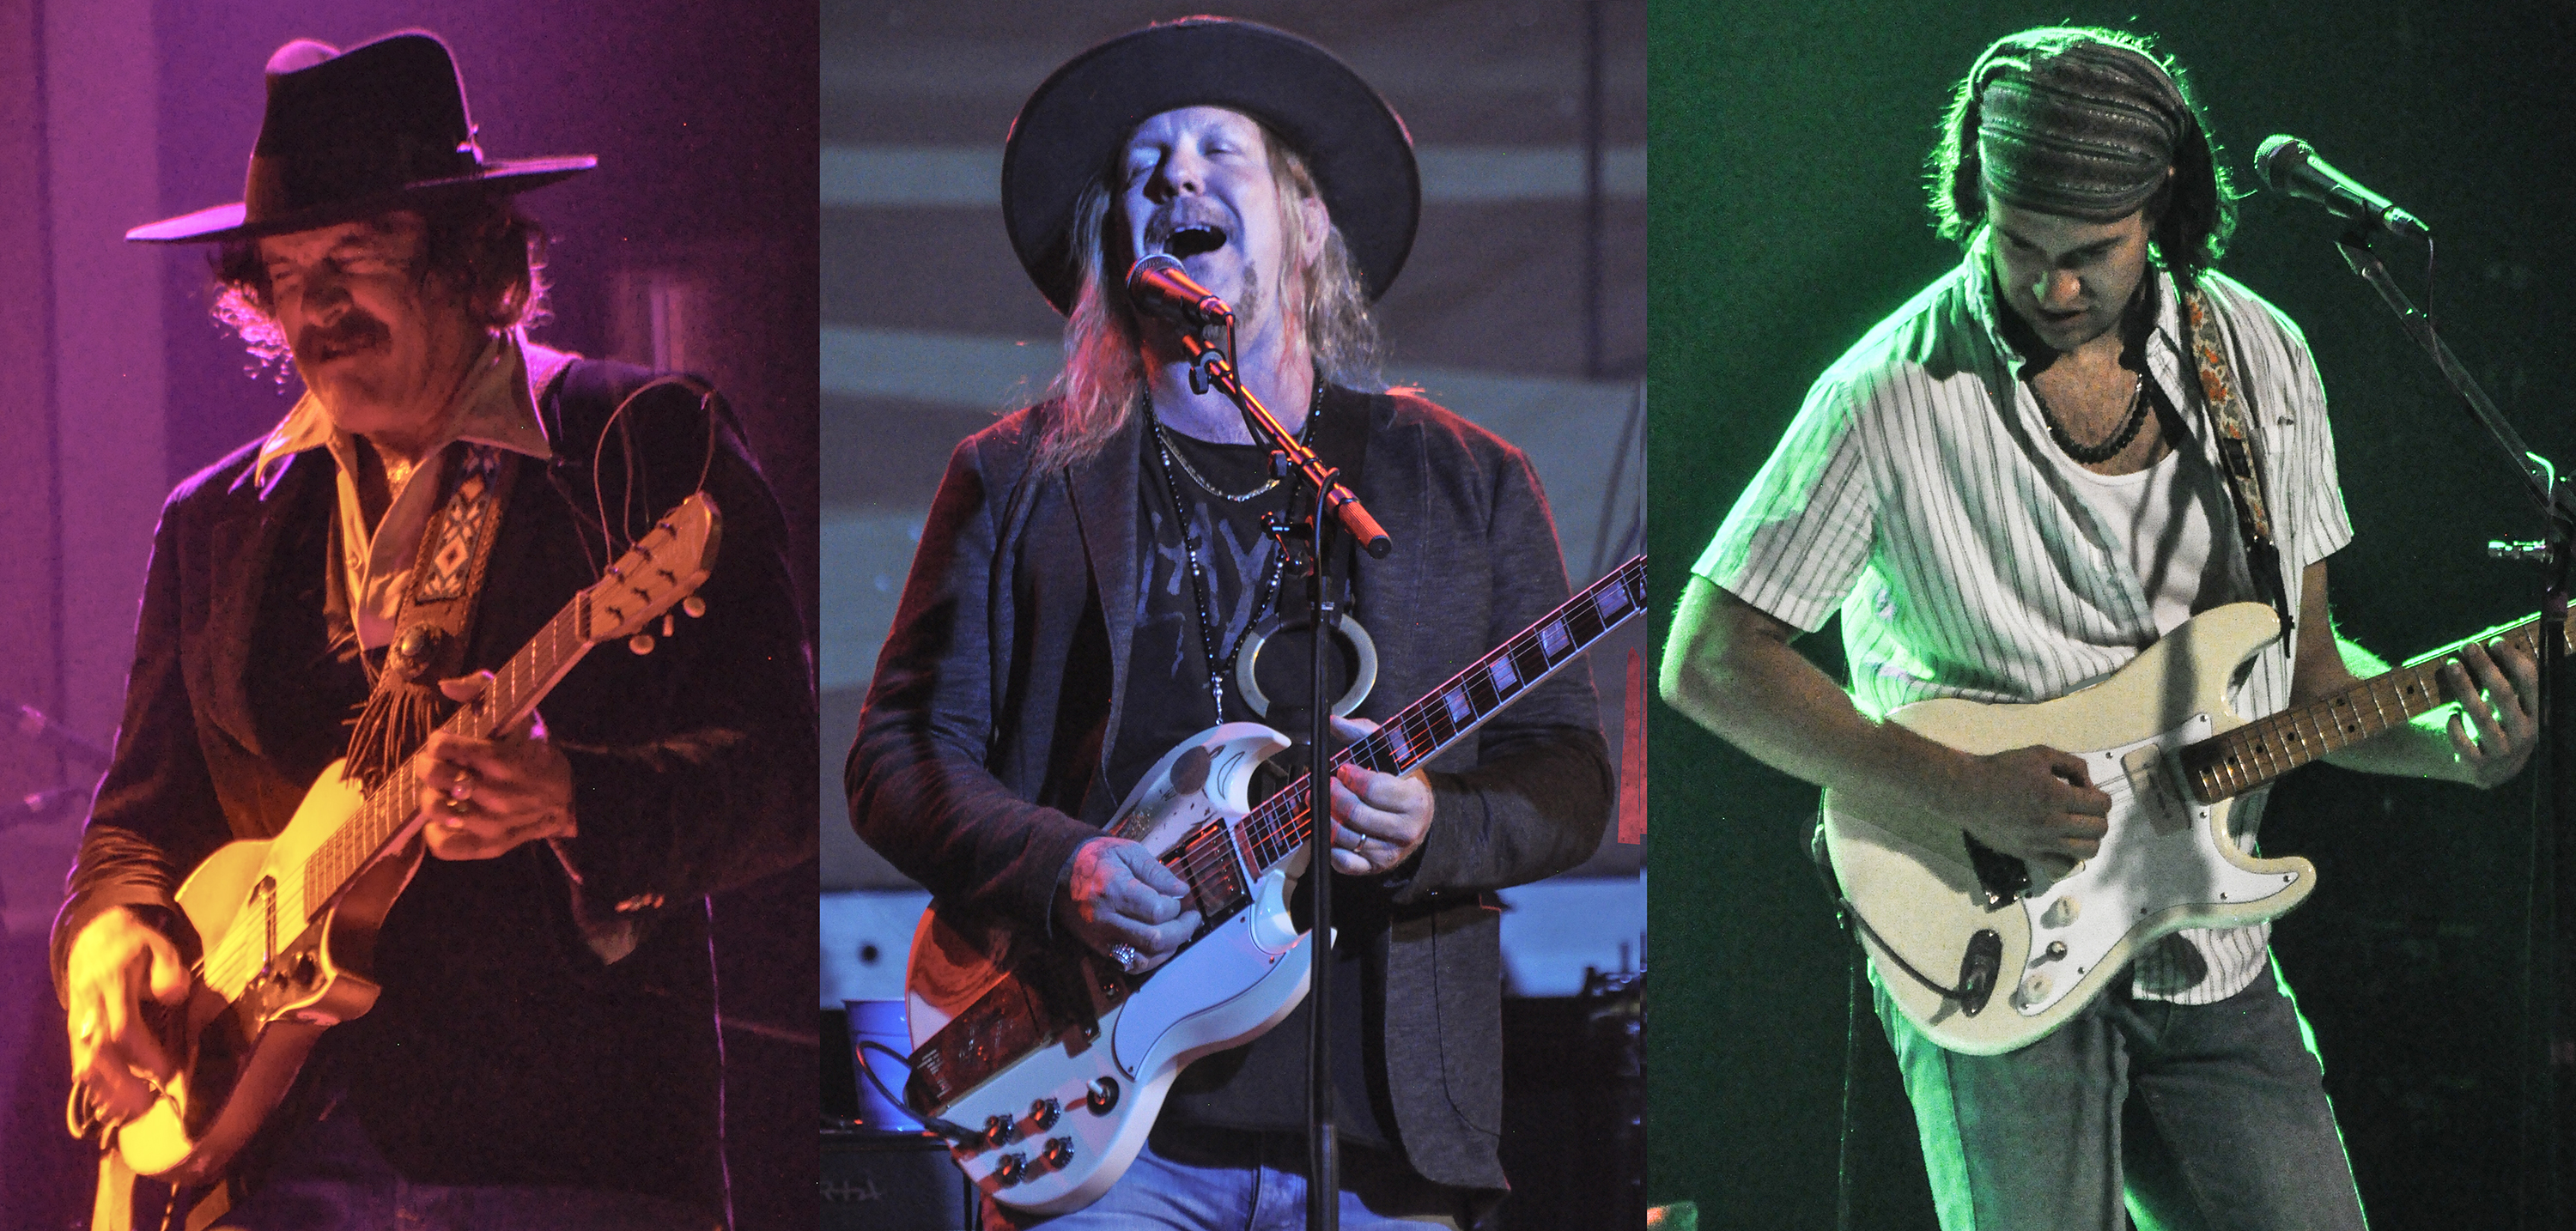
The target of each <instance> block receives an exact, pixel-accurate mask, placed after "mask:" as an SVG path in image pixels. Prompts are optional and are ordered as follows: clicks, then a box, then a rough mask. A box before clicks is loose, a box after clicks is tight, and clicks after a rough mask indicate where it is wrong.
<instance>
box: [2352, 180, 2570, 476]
mask: <svg viewBox="0 0 2576 1231" xmlns="http://www.w3.org/2000/svg"><path fill="white" fill-rule="evenodd" d="M2335 246H2336V248H2337V249H2338V250H2340V251H2341V252H2342V253H2343V262H2344V264H2346V265H2348V266H2350V267H2351V268H2352V272H2354V273H2356V274H2358V275H2360V276H2361V280H2362V281H2364V282H2367V283H2369V284H2370V288H2371V289H2372V290H2374V291H2377V292H2379V298H2380V300H2381V301H2382V302H2384V303H2386V304H2387V305H2388V310H2389V311H2391V312H2394V313H2396V314H2397V324H2398V327H2399V328H2402V329H2404V330H2405V331H2406V336H2408V337H2410V338H2413V339H2414V340H2415V343H2416V345H2418V346H2421V347H2423V348H2424V352H2425V353H2426V354H2428V355H2430V356H2432V358H2433V366H2435V367H2437V368H2440V369H2441V370H2442V378H2443V379H2444V380H2447V381H2449V382H2450V383H2451V388H2452V389H2453V390H2455V391H2457V392H2458V393H2459V395H2460V400H2461V401H2462V402H2463V403H2464V404H2466V406H2467V407H2468V411H2469V417H2470V418H2472V419H2474V420H2476V421H2477V423H2478V426H2480V427H2482V428H2485V429H2486V432H2487V436H2488V438H2489V439H2491V440H2493V441H2494V442H2495V444H2496V447H2497V448H2499V449H2501V450H2503V451H2504V455H2505V461H2506V462H2507V464H2509V465H2511V466H2512V467H2513V468H2514V472H2515V473H2517V474H2520V475H2521V476H2522V479H2523V483H2524V485H2525V486H2526V487H2527V488H2528V489H2529V491H2530V494H2531V498H2532V499H2533V500H2534V501H2536V502H2537V503H2538V504H2539V505H2540V507H2541V510H2542V511H2543V512H2544V513H2545V514H2546V515H2547V516H2548V517H2549V519H2550V520H2551V522H2552V523H2553V524H2556V525H2559V526H2562V527H2565V526H2576V503H2571V502H2570V500H2569V497H2568V494H2567V491H2566V488H2565V487H2563V486H2562V485H2561V484H2560V483H2559V482H2558V472H2557V468H2556V467H2554V466H2552V465H2550V464H2549V459H2547V458H2545V457H2542V456H2540V455H2539V454H2537V453H2534V452H2532V451H2531V449H2530V447H2529V446H2528V445H2526V444H2525V443H2524V442H2523V439H2522V435H2521V434H2520V433H2518V432H2516V431H2514V429H2513V425H2512V424H2511V423H2508V422H2506V421H2505V417H2504V413H2503V412H2502V411H2499V410H2497V409H2496V405H2495V402H2494V401H2493V400H2492V399H2490V398H2488V397H2487V392H2486V390H2485V389H2482V388H2480V387H2479V386H2478V382H2477V378H2476V377H2474V376H2471V375H2469V370H2468V368H2467V367H2466V366H2465V365H2463V364H2462V363H2461V362H2460V357H2459V356H2458V355H2455V354H2452V353H2451V344H2450V343H2448V342H2445V341H2443V340H2442V335H2441V334H2440V333H2439V332H2437V331H2435V330H2434V328H2433V322H2432V319H2431V318H2430V317H2427V316H2425V315H2424V313H2423V311H2422V310H2421V309H2419V308H2417V307H2416V306H2415V304H2414V301H2412V300H2410V299H2408V298H2407V297H2406V292H2404V291H2402V290H2400V289H2398V286H2397V281H2396V279H2394V278H2391V277H2389V276H2388V267H2387V266H2386V265H2384V264H2382V263H2381V262H2380V260H2379V255H2378V254H2377V253H2374V252H2372V251H2371V250H2370V239H2369V236H2368V234H2367V233H2366V232H2364V231H2363V230H2361V229H2359V228H2355V229H2354V230H2353V231H2351V232H2349V233H2347V234H2345V235H2343V236H2342V237H2340V238H2338V239H2337V240H2335Z"/></svg>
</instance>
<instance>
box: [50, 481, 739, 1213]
mask: <svg viewBox="0 0 2576 1231" xmlns="http://www.w3.org/2000/svg"><path fill="white" fill-rule="evenodd" d="M716 528H717V519H716V507H715V503H714V502H713V501H712V500H710V499H708V497H707V496H706V494H705V493H704V492H700V493H698V494H696V495H693V496H691V497H689V498H688V499H686V500H684V501H681V502H680V503H679V505H678V506H676V507H674V508H673V509H672V510H671V512H670V513H669V514H668V515H666V516H664V517H663V518H662V520H661V522H660V523H659V524H658V525H657V526H656V527H655V528H654V530H653V532H652V533H650V534H647V535H645V536H644V537H643V538H641V539H638V540H637V541H636V543H635V545H634V547H633V548H632V549H631V550H629V551H628V552H627V553H626V554H625V555H623V556H621V557H619V558H618V560H617V563H615V564H613V565H611V566H609V569H608V573H607V575H606V576H604V577H602V578H601V579H600V581H599V582H598V583H597V584H595V585H593V586H591V587H590V588H589V589H586V590H584V591H582V592H581V593H580V594H578V595H576V596H574V597H573V600H572V601H571V602H569V603H567V604H565V605H564V608H563V609H562V610H561V611H559V612H557V613H555V616H554V618H553V619H552V620H550V621H548V622H547V624H546V626H545V627H544V628H542V629H540V630H538V632H537V635H536V636H535V637H533V638H531V639H530V640H529V641H528V643H527V644H526V645H525V646H524V647H522V648H521V649H520V650H519V652H518V653H517V654H515V655H512V656H511V658H510V661H509V662H508V663H507V664H505V665H503V666H502V667H501V668H500V670H498V671H496V672H494V673H493V678H492V681H491V683H490V684H489V685H488V686H487V687H486V688H485V690H484V692H483V694H482V695H481V696H480V697H477V698H476V699H474V700H472V701H469V702H466V703H465V704H463V705H461V706H459V707H458V708H457V710H456V712H455V713H454V714H453V715H451V716H450V717H449V718H448V720H447V721H446V722H445V723H444V724H442V725H441V726H440V728H439V729H440V730H444V731H450V732H454V733H456V734H459V735H464V736H469V737H473V738H478V739H481V738H489V737H490V736H491V735H492V734H493V733H494V732H497V731H504V730H507V729H509V728H510V727H511V726H512V725H514V724H516V723H517V722H519V721H520V720H521V719H523V718H525V717H527V715H528V712H529V711H530V710H532V709H534V708H536V704H537V702H538V701H539V700H540V699H541V698H543V697H544V696H545V695H546V693H547V692H548V691H549V690H551V689H552V688H553V687H554V686H555V683H556V682H557V681H559V680H561V679H562V678H563V677H564V673H565V672H567V671H570V670H571V669H572V666H573V664H574V663H576V662H579V661H581V657H582V655H583V654H584V653H586V652H588V651H589V649H590V648H591V647H592V646H593V645H596V644H599V643H601V642H605V641H612V640H618V639H622V638H628V637H633V636H636V635H637V634H638V633H640V632H642V631H643V629H644V628H645V627H646V626H647V625H648V624H649V623H650V622H651V621H652V620H653V619H654V618H655V617H657V616H663V615H664V613H666V612H667V611H669V610H670V608H671V606H672V605H673V604H675V603H678V602H680V601H681V600H682V599H683V598H686V597H687V596H688V595H689V594H690V593H691V592H692V591H694V590H696V589H697V588H698V585H699V583H701V582H703V581H705V580H706V577H707V569H708V567H709V566H710V564H711V563H712V562H713V560H714V557H715V547H716ZM690 610H691V611H692V612H693V613H694V612H696V611H698V610H702V608H700V607H698V606H697V605H695V604H694V603H693V604H692V605H691V608H690ZM666 631H667V630H666ZM342 764H343V762H340V761H334V762H332V763H331V766H330V767H329V768H328V769H325V770H323V771H322V776H321V778H320V779H318V780H317V781H315V782H314V784H313V787H312V789H311V790H310V791H309V792H307V793H306V795H305V797H304V802H303V803H301V804H299V805H297V807H296V810H295V815H294V817H293V819H291V820H289V821H288V822H287V825H286V828H285V829H284V830H282V831H280V832H279V833H278V835H277V836H276V837H274V838H270V839H266V840H262V841H243V842H234V843H230V844H228V845H226V846H224V847H221V848H220V849H218V850H216V851H215V853H214V854H212V855H209V856H207V857H206V859H205V861H204V862H202V863H200V864H198V865H197V867H196V869H195V870H194V871H192V872H190V873H189V874H188V879H187V880H186V881H185V882H184V883H182V884H181V885H180V886H179V893H178V899H179V907H180V909H181V910H182V911H184V912H185V913H186V914H187V916H188V922H189V923H190V924H191V925H193V926H194V927H195V928H196V931H197V936H198V938H199V939H200V940H201V941H202V942H203V943H204V952H205V956H204V958H203V960H202V961H200V962H199V963H198V966H197V969H196V971H195V972H194V973H195V975H196V983H195V988H194V991H193V993H192V995H191V997H190V999H189V1001H188V1002H187V1003H186V1004H185V1005H183V1006H181V1007H179V1008H178V1009H174V1010H172V1011H171V1012H170V1014H169V1015H168V1020H167V1021H165V1022H164V1023H162V1030H161V1033H162V1035H163V1038H164V1045H165V1048H166V1049H167V1050H168V1051H169V1054H170V1055H171V1056H173V1057H174V1058H176V1059H177V1060H178V1068H179V1072H178V1075H177V1076H176V1077H175V1078H173V1079H172V1080H170V1081H169V1082H167V1083H164V1085H163V1087H162V1089H161V1091H160V1094H159V1097H158V1098H156V1099H155V1101H154V1103H153V1106H152V1108H151V1110H150V1111H148V1112H146V1113H144V1114H143V1115H142V1116H140V1117H138V1118H136V1119H134V1120H130V1121H128V1122H126V1123H124V1124H122V1125H118V1126H115V1127H113V1128H110V1129H108V1130H107V1133H108V1137H107V1145H108V1146H109V1148H112V1149H114V1150H115V1151H116V1152H117V1153H118V1155H119V1156H121V1157H122V1159H123V1160H124V1162H125V1165H126V1166H128V1167H131V1168H132V1169H133V1170H134V1171H135V1172H136V1173H138V1174H141V1175H148V1176H158V1177H162V1178H164V1179H167V1180H169V1181H170V1182H171V1183H173V1184H176V1185H180V1186H194V1185H202V1184H206V1183H209V1182H211V1181H213V1180H215V1179H217V1178H219V1177H220V1176H222V1175H223V1173H224V1171H225V1169H226V1168H227V1167H228V1166H229V1165H230V1164H231V1162H232V1160H233V1157H234V1156H235V1155H236V1154H237V1153H238V1152H239V1151H240V1150H241V1148H242V1146H243V1145H244V1144H245V1143H247V1142H248V1141H249V1140H250V1138H251V1135H252V1134H253V1133H254V1132H256V1131H257V1130H258V1128H259V1126H260V1124H261V1122H262V1121H263V1120H264V1119H265V1118H266V1117H267V1116H268V1114H269V1113H270V1112H271V1111H272V1110H274V1109H275V1108H276V1106H277V1103H278V1100H279V1099H281V1098H283V1097H285V1095H286V1091H287V1087H288V1086H290V1085H292V1084H293V1083H294V1081H295V1074H296V1072H297V1071H298V1070H299V1069H300V1068H302V1067H303V1064H304V1060H305V1057H306V1056H308V1055H309V1054H311V1052H312V1050H313V1045H314V1044H315V1043H316V1042H317V1041H319V1040H320V1038H321V1035H322V1032H323V1030H325V1029H327V1028H329V1027H331V1026H335V1025H338V1024H339V1023H341V1022H344V1021H348V1020H349V1019H351V1018H354V1017H357V1016H359V1015H360V1014H363V1013H365V1012H366V1011H367V1010H368V1009H370V1008H373V1007H374V1006H375V1002H376V994H377V992H378V991H379V990H380V987H379V985H378V984H376V983H375V982H373V981H372V980H371V979H370V978H369V977H368V971H367V968H368V966H369V965H370V963H371V960H372V955H373V951H374V947H375V939H376V931H377V929H378V928H379V927H380V926H381V925H382V924H383V922H384V918H385V912H386V911H387V910H388V909H389V908H390V907H392V905H393V902H394V899H395V897H396V896H397V895H399V894H400V893H401V892H402V891H403V887H404V886H406V885H408V884H409V883H410V882H411V876H412V873H413V872H414V871H415V870H416V869H418V868H419V866H420V860H421V855H422V846H421V843H420V841H419V833H420V826H421V818H420V814H419V812H418V810H417V809H416V807H415V804H416V802H417V800H418V798H419V786H418V783H419V774H420V772H421V771H422V770H423V769H424V768H425V767H424V766H422V765H421V763H420V758H419V756H418V755H417V754H414V755H413V756H411V757H410V758H408V759H406V760H405V761H404V762H403V763H402V765H401V766H399V767H398V768H397V769H395V771H394V772H392V773H390V774H388V775H386V777H385V780H384V781H383V782H381V783H379V784H378V785H377V786H376V788H375V789H374V790H372V791H363V792H362V791H361V790H360V788H359V786H358V784H356V783H354V782H350V781H347V780H345V779H343V778H342V777H341V776H340V775H341V766H342ZM86 1098H87V1093H86V1091H83V1090H81V1089H78V1088H75V1089H74V1090H73V1091H72V1100H73V1107H74V1119H75V1122H79V1121H80V1120H81V1119H82V1118H83V1117H82V1116H81V1115H80V1111H79V1109H80V1108H81V1107H83V1106H84V1105H85V1103H84V1100H85V1099H86Z"/></svg>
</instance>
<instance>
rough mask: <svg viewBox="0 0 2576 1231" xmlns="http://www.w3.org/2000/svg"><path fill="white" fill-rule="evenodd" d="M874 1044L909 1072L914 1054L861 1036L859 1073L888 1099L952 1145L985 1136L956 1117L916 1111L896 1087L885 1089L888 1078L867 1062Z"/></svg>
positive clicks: (980, 1138)
mask: <svg viewBox="0 0 2576 1231" xmlns="http://www.w3.org/2000/svg"><path fill="white" fill-rule="evenodd" d="M872 1048H873V1049H874V1050H877V1051H881V1052H884V1053H885V1054H887V1055H889V1056H892V1057H894V1062H895V1063H897V1064H900V1065H902V1066H903V1067H904V1069H905V1071H907V1072H909V1071H911V1069H912V1057H910V1056H907V1055H905V1054H903V1053H902V1052H899V1051H896V1050H895V1049H893V1048H891V1047H888V1046H886V1045H885V1044H883V1043H880V1042H877V1041H876V1040H875V1039H861V1040H859V1054H858V1061H859V1075H860V1076H862V1077H865V1078H867V1079H868V1084H869V1085H871V1086H875V1087H876V1088H877V1093H879V1094H881V1095H884V1096H885V1101H887V1102H889V1103H892V1104H894V1105H895V1106H897V1107H901V1108H903V1109H904V1110H905V1111H908V1112H912V1116H913V1118H914V1119H916V1120H919V1121H921V1126H922V1127H923V1128H926V1129H929V1130H930V1131H931V1132H933V1133H937V1134H938V1135H939V1136H941V1137H943V1138H946V1139H947V1141H948V1143H949V1144H950V1145H961V1146H962V1145H973V1144H975V1143H976V1142H979V1141H982V1140H984V1134H983V1133H982V1132H980V1131H977V1130H973V1129H967V1128H963V1127H960V1126H959V1125H958V1124H957V1122H956V1121H953V1120H942V1119H940V1118H939V1117H937V1116H931V1115H923V1114H922V1113H920V1112H918V1111H913V1110H912V1104H910V1103H907V1102H905V1101H903V1099H902V1098H901V1097H899V1096H897V1095H896V1094H895V1092H894V1091H892V1090H888V1089H886V1084H885V1080H884V1079H883V1078H880V1077H878V1076H877V1071H876V1069H875V1067H874V1066H872V1065H870V1064H869V1063H868V1051H869V1050H870V1049H872Z"/></svg>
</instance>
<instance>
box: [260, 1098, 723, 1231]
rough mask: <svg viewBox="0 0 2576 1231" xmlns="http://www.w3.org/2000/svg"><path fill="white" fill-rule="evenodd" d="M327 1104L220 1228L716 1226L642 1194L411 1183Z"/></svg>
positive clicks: (364, 1230) (440, 1230) (668, 1229)
mask: <svg viewBox="0 0 2576 1231" xmlns="http://www.w3.org/2000/svg"><path fill="white" fill-rule="evenodd" d="M335 1110H337V1114H332V1113H328V1112H326V1113H325V1114H324V1115H323V1117H322V1118H321V1119H320V1120H317V1121H315V1122H314V1123H312V1124H310V1125H307V1126H305V1127H304V1128H303V1129H302V1130H300V1132H299V1134H298V1136H297V1137H296V1139H295V1140H294V1141H293V1142H291V1143H289V1144H288V1145H287V1147H286V1149H285V1151H284V1153H283V1155H282V1156H281V1157H280V1158H279V1160H278V1162H277V1165H276V1166H275V1167H274V1168H273V1169H271V1171H270V1172H269V1175H268V1177H267V1179H266V1180H265V1181H264V1182H263V1183H261V1185H260V1186H259V1188H258V1189H257V1190H256V1191H254V1192H252V1193H251V1194H250V1195H249V1196H248V1197H247V1198H245V1199H244V1200H243V1201H242V1202H241V1204H239V1205H236V1206H234V1207H233V1208H232V1210H231V1211H230V1212H228V1213H227V1214H225V1215H224V1216H223V1217H222V1218H220V1219H218V1220H217V1221H216V1222H215V1227H216V1228H217V1231H713V1229H714V1228H715V1227H717V1225H718V1224H719V1223H720V1222H721V1221H722V1220H721V1219H719V1218H717V1217H716V1216H715V1215H714V1214H713V1213H711V1212H707V1211H702V1210H698V1209H695V1208H693V1207H690V1206H686V1205H682V1204H680V1203H678V1202H675V1201H670V1200H666V1199H664V1198H661V1197H652V1196H646V1195H645V1194H642V1193H629V1192H615V1191H611V1190H608V1189H597V1188H574V1187H566V1186H539V1185H499V1184H495V1185H448V1184H415V1183H413V1182H411V1181H409V1180H406V1179H404V1178H402V1177H401V1176H400V1175H398V1174H396V1173H395V1171H394V1169H393V1166H392V1165H391V1164H389V1163H387V1162H386V1161H385V1159H384V1155H382V1154H380V1153H378V1152H377V1150H376V1147H375V1143H374V1142H371V1141H369V1140H367V1133H366V1130H365V1129H364V1128H361V1127H360V1126H359V1124H358V1118H357V1117H356V1116H353V1115H350V1114H348V1112H347V1111H346V1110H344V1109H335Z"/></svg>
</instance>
